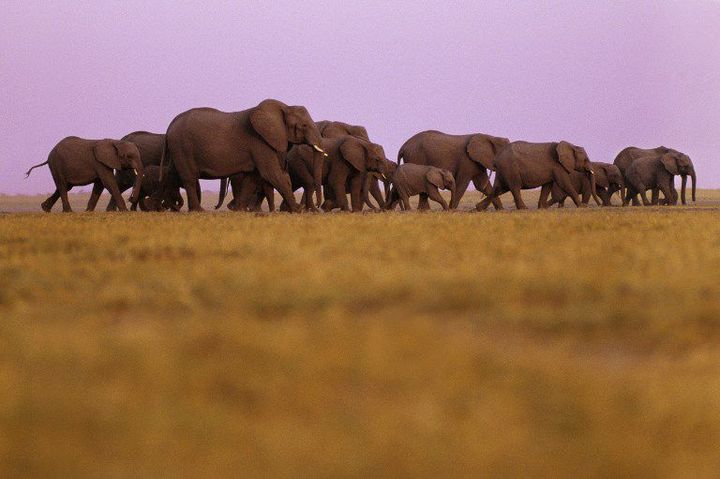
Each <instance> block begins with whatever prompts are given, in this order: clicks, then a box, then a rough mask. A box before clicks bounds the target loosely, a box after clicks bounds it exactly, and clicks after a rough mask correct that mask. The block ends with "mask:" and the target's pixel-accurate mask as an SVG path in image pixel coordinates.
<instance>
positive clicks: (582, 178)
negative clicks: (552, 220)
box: [548, 161, 625, 208]
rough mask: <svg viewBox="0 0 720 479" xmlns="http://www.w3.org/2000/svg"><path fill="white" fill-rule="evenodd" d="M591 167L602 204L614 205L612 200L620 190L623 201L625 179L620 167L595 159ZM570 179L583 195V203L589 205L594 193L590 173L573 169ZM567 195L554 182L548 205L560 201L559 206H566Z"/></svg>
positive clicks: (576, 189)
mask: <svg viewBox="0 0 720 479" xmlns="http://www.w3.org/2000/svg"><path fill="white" fill-rule="evenodd" d="M590 168H592V170H593V172H595V189H596V191H597V194H598V196H599V197H600V199H601V200H602V206H612V202H611V201H610V200H611V198H612V195H614V194H615V193H616V192H620V201H623V199H624V198H625V179H624V178H623V175H622V173H620V169H619V168H618V167H617V166H616V165H613V164H610V163H602V162H595V161H591V162H590ZM570 180H571V181H572V183H573V186H574V187H575V191H577V192H578V194H579V195H580V196H581V197H582V203H583V204H585V205H587V204H588V203H589V201H590V195H591V194H592V193H591V191H590V190H591V188H590V179H589V178H588V175H586V174H584V173H581V172H579V171H573V172H572V173H570ZM567 197H568V195H567V193H565V192H564V191H562V189H560V188H559V187H558V186H557V185H556V184H553V187H552V198H551V200H550V203H548V206H552V205H554V204H555V203H558V207H560V208H562V207H563V206H565V199H566V198H567ZM598 206H600V204H598Z"/></svg>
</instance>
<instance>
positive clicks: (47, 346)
mask: <svg viewBox="0 0 720 479" xmlns="http://www.w3.org/2000/svg"><path fill="white" fill-rule="evenodd" d="M526 196H527V197H528V198H530V197H532V195H526ZM466 198H467V199H466V200H465V202H464V205H465V207H467V206H469V205H471V204H473V203H474V202H475V201H477V197H476V196H474V195H473V194H470V195H468V196H467V197H466ZM42 199H44V198H43V197H0V210H3V211H5V212H9V211H14V212H18V211H32V212H27V213H5V214H0V317H1V318H2V319H0V477H75V478H82V477H118V478H120V477H123V478H124V477H213V478H214V477H258V476H260V477H297V476H301V477H302V476H304V477H358V476H359V477H377V476H386V477H423V476H430V477H448V476H465V477H467V476H471V477H694V478H697V477H717V474H718V471H720V192H717V191H709V190H703V191H700V194H699V201H698V203H697V204H696V205H694V206H689V207H675V208H668V207H652V208H642V207H635V208H602V209H601V208H595V207H591V208H588V209H585V210H578V209H576V208H574V207H568V208H565V209H564V210H557V209H553V210H549V211H523V212H516V211H506V212H494V211H489V212H487V213H466V212H457V213H447V214H443V213H439V212H430V213H421V214H418V213H414V212H413V213H400V212H396V213H386V214H372V213H369V214H361V215H350V214H324V215H312V214H303V215H288V214H274V215H255V214H250V213H244V214H240V213H230V212H221V213H214V214H195V213H193V214H190V213H180V214H170V213H167V214H156V213H130V214H121V213H109V214H108V213H104V212H98V213H75V214H60V213H53V214H44V213H38V211H39V203H40V201H42ZM212 199H213V198H207V199H206V202H207V204H210V203H212V201H211V200H212ZM504 201H505V203H506V204H509V203H511V201H510V198H509V197H508V198H504ZM615 201H616V202H617V198H615ZM82 204H83V198H82V197H73V205H74V207H76V208H78V209H79V210H81V209H82ZM57 208H58V206H56V209H57Z"/></svg>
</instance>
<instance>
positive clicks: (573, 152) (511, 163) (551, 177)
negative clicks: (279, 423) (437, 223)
mask: <svg viewBox="0 0 720 479" xmlns="http://www.w3.org/2000/svg"><path fill="white" fill-rule="evenodd" d="M495 167H496V170H495V171H496V173H495V184H494V185H493V191H492V193H491V194H490V195H489V196H488V197H487V198H485V199H484V200H483V201H481V202H480V203H478V204H477V205H476V208H477V210H478V211H482V210H485V209H486V208H487V207H488V206H489V204H490V202H491V201H492V200H493V199H494V198H497V197H498V196H500V195H501V194H503V193H505V192H506V191H510V192H512V195H513V198H514V199H515V206H516V207H517V209H519V210H520V209H526V208H527V206H526V205H525V203H524V202H523V199H522V196H521V195H520V190H526V189H532V188H537V187H540V186H542V191H541V193H540V202H539V203H538V207H540V208H547V196H548V194H549V193H550V189H551V187H552V186H553V184H556V185H557V186H558V187H559V188H560V189H561V190H562V191H563V192H564V193H566V194H568V195H569V196H570V197H571V198H572V199H573V202H574V203H575V205H576V206H580V205H581V203H580V198H579V196H578V193H577V191H576V190H575V187H574V186H573V184H572V180H571V179H570V174H571V173H572V172H573V171H579V172H582V173H583V174H585V175H587V176H588V179H589V180H590V192H591V194H592V196H593V198H594V199H595V202H596V203H598V204H600V200H599V199H598V197H597V193H596V190H595V174H594V172H593V170H592V169H591V168H590V160H589V159H588V156H587V153H586V152H585V149H584V148H582V147H580V146H576V145H573V144H571V143H568V142H567V141H561V142H559V143H528V142H525V141H515V142H513V143H510V144H509V145H508V146H507V147H506V148H503V150H502V151H501V152H500V154H499V155H498V156H497V157H496V158H495ZM583 206H584V205H583Z"/></svg>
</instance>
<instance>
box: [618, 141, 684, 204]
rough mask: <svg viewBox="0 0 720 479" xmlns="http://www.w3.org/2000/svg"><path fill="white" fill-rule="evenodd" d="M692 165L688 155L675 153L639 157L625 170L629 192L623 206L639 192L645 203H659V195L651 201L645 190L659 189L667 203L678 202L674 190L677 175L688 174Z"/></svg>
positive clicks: (654, 196)
mask: <svg viewBox="0 0 720 479" xmlns="http://www.w3.org/2000/svg"><path fill="white" fill-rule="evenodd" d="M691 167H692V166H691V163H690V162H689V161H688V158H687V157H685V156H682V155H681V156H678V155H676V154H674V153H665V154H663V155H654V156H644V157H641V158H637V159H636V160H635V161H633V162H632V164H631V165H630V166H629V167H628V169H627V170H626V171H625V177H626V180H627V194H626V196H625V198H624V200H623V206H625V205H627V204H628V203H630V201H632V200H635V199H636V198H637V195H638V194H639V195H640V196H641V197H642V202H643V205H645V206H648V205H650V204H657V196H656V195H653V201H652V202H650V201H648V199H647V195H646V193H645V192H646V191H647V190H653V191H655V190H658V189H659V190H660V191H662V193H663V195H665V198H666V202H665V204H668V205H670V204H673V205H674V204H677V199H678V198H677V193H676V192H674V191H673V189H674V188H673V183H674V180H675V175H688V174H690V168H691Z"/></svg>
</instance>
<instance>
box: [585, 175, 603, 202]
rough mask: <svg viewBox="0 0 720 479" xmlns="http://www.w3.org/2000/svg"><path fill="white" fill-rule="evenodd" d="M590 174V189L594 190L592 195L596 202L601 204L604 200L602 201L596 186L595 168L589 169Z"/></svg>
mask: <svg viewBox="0 0 720 479" xmlns="http://www.w3.org/2000/svg"><path fill="white" fill-rule="evenodd" d="M588 176H589V177H590V191H591V192H592V197H593V199H594V200H595V203H597V204H598V205H601V204H602V202H601V201H600V198H598V195H597V189H596V187H595V173H594V172H593V170H590V169H588Z"/></svg>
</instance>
